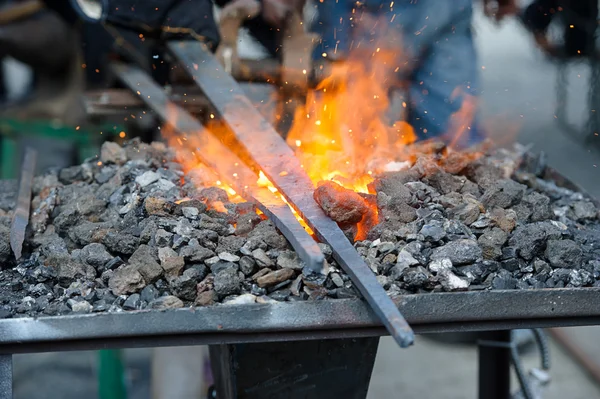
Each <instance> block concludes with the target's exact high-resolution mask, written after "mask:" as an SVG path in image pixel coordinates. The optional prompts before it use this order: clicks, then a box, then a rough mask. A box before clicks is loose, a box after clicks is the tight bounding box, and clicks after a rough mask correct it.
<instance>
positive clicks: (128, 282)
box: [108, 265, 146, 295]
mask: <svg viewBox="0 0 600 399" xmlns="http://www.w3.org/2000/svg"><path fill="white" fill-rule="evenodd" d="M108 286H109V288H110V289H111V291H112V293H113V294H115V295H124V294H133V293H135V292H137V291H139V290H141V289H142V288H144V287H145V286H146V282H145V281H144V279H143V277H142V275H141V274H140V272H139V271H138V270H137V268H136V267H135V266H130V265H128V266H122V267H120V268H118V269H117V270H115V273H114V274H113V275H112V277H111V278H110V280H108Z"/></svg>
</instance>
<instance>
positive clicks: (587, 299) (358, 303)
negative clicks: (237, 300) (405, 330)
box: [0, 288, 600, 399]
mask: <svg viewBox="0 0 600 399" xmlns="http://www.w3.org/2000/svg"><path fill="white" fill-rule="evenodd" d="M394 302H395V304H396V305H397V306H398V309H399V310H401V311H402V313H403V314H404V315H405V316H406V318H407V320H408V322H410V324H411V326H412V327H413V329H414V330H415V332H416V333H421V334H422V333H444V332H467V331H499V330H504V331H506V330H510V329H516V328H533V327H558V326H580V325H597V324H600V307H598V305H597V304H598V303H600V288H581V289H573V288H571V289H544V290H524V291H472V292H459V293H432V294H419V295H406V296H400V297H396V298H394ZM383 335H387V332H386V329H385V328H384V327H383V326H382V324H381V322H380V321H379V319H378V317H377V316H376V315H375V314H374V313H373V311H372V310H371V309H370V307H369V306H368V305H367V304H366V303H365V302H364V301H363V300H360V299H339V300H336V299H334V300H323V301H306V302H279V303H268V304H250V305H217V306H211V307H205V308H185V309H175V310H164V311H157V310H151V311H135V312H122V313H98V314H86V315H69V316H58V317H40V318H17V319H4V320H0V337H1V342H0V399H8V398H12V383H11V381H12V355H13V354H17V353H35V352H51V351H73V350H89V349H109V348H110V349H112V348H135V347H157V346H185V345H224V346H221V350H223V351H234V348H235V347H236V346H237V345H238V344H253V345H255V346H254V348H260V347H261V345H262V346H263V347H264V343H266V342H287V344H288V345H289V346H288V347H289V348H290V353H291V354H293V353H302V350H301V348H305V346H304V344H302V342H306V341H314V340H319V341H320V342H322V345H324V346H323V348H327V349H326V350H324V351H321V352H322V353H319V354H316V352H315V356H316V359H315V362H317V363H318V362H325V361H326V359H327V358H328V354H327V353H329V352H328V351H329V350H334V349H335V348H340V347H348V345H349V343H350V342H353V340H355V339H359V338H360V339H362V338H368V339H371V337H379V336H383ZM372 339H374V340H375V341H368V340H367V341H365V342H368V343H369V345H371V344H374V343H375V342H376V341H377V338H372ZM323 340H327V341H323ZM336 342H337V343H336ZM309 345H310V344H309ZM340 345H341V346H340ZM249 347H252V345H250V346H249ZM369 347H371V346H369ZM332 348H333V349H332ZM214 350H215V349H213V353H214ZM254 350H258V349H254ZM335 350H337V349H335ZM340 350H341V349H340ZM500 350H502V349H500ZM354 351H355V350H354ZM497 351H498V348H493V347H488V348H485V349H482V352H481V353H482V355H481V357H480V358H481V359H485V358H488V360H486V361H485V362H483V363H482V368H481V369H480V381H484V382H485V384H484V386H487V387H489V386H490V384H495V385H494V386H499V385H503V384H504V385H503V386H505V390H506V389H508V387H507V386H506V381H505V376H506V370H507V368H508V367H509V365H508V364H506V362H502V363H501V364H499V363H498V364H496V362H495V361H493V362H490V361H489V359H494V358H496V357H498V356H500V357H501V356H502V355H501V354H499V353H496V352H497ZM231 353H234V352H231ZM340 353H341V356H348V358H349V359H350V358H351V355H350V353H348V352H347V351H346V352H344V351H341V352H340ZM282 356H285V355H284V354H282ZM490 356H491V358H490ZM292 359H293V357H292ZM324 359H325V360H324ZM315 364H316V363H315ZM486 365H487V366H486ZM488 366H489V367H488ZM365 367H367V368H368V370H363V372H364V373H363V374H364V375H363V374H361V375H362V376H363V377H364V378H363V379H362V381H363V383H364V384H368V381H369V378H370V372H371V369H372V364H371V365H366V366H365ZM230 371H231V373H234V372H235V373H240V369H239V368H238V369H235V370H233V369H231V370H230ZM255 371H256V370H255ZM228 373H229V371H228ZM220 377H221V378H230V377H231V376H230V375H229V374H227V375H225V376H220ZM361 378H362V377H361ZM340 379H342V377H340ZM232 381H234V382H235V381H237V380H236V379H235V378H233V380H232ZM480 388H483V386H482V387H480ZM235 397H238V396H235ZM245 397H246V396H239V398H240V399H242V398H245ZM227 399H229V397H227Z"/></svg>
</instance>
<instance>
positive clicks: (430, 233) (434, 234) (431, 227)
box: [419, 220, 446, 242]
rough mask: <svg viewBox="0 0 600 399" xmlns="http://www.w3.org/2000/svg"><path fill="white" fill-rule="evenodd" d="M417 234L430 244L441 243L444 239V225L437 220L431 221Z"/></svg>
mask: <svg viewBox="0 0 600 399" xmlns="http://www.w3.org/2000/svg"><path fill="white" fill-rule="evenodd" d="M419 233H420V234H422V235H423V237H424V238H425V240H426V241H432V242H438V241H441V240H442V239H444V238H445V237H446V231H445V230H444V223H443V222H441V221H439V220H432V221H431V222H429V223H427V224H425V225H423V227H422V228H421V231H420V232H419Z"/></svg>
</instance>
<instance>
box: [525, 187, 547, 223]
mask: <svg viewBox="0 0 600 399" xmlns="http://www.w3.org/2000/svg"><path fill="white" fill-rule="evenodd" d="M523 204H525V205H526V206H527V207H528V208H529V210H530V211H531V216H530V220H531V221H532V222H540V221H543V220H547V219H551V218H552V216H553V214H552V210H551V209H550V198H548V197H547V196H546V195H544V194H540V193H536V192H535V191H534V192H531V193H529V194H527V195H525V197H523Z"/></svg>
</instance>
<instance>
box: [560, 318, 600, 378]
mask: <svg viewBox="0 0 600 399" xmlns="http://www.w3.org/2000/svg"><path fill="white" fill-rule="evenodd" d="M549 331H550V335H551V336H552V338H554V339H555V340H556V341H557V342H558V343H559V344H560V346H562V347H563V348H564V349H565V350H566V351H567V353H568V354H569V356H571V357H572V358H573V360H575V361H576V362H577V363H579V365H580V366H581V367H582V368H583V369H584V370H585V371H586V372H587V373H588V374H589V375H590V377H592V378H593V379H594V381H596V383H597V384H600V364H599V363H598V362H597V361H595V360H594V359H593V358H591V357H590V356H589V354H588V353H586V351H585V350H584V349H583V348H581V347H580V346H579V345H577V342H575V341H574V340H573V339H572V338H571V337H569V333H568V332H567V331H566V330H565V329H564V328H550V329H549Z"/></svg>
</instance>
